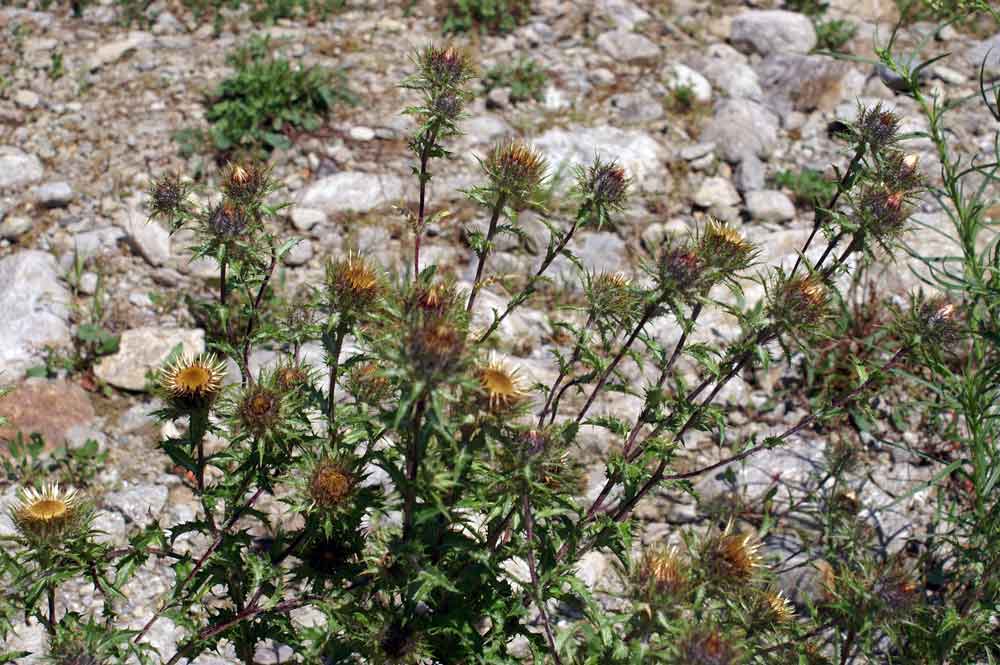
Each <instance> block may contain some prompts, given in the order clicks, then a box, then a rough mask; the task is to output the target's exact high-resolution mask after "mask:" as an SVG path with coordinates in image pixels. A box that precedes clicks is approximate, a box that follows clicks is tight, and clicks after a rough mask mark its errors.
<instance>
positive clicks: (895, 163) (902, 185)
mask: <svg viewBox="0 0 1000 665" xmlns="http://www.w3.org/2000/svg"><path fill="white" fill-rule="evenodd" d="M919 165H920V155H917V154H912V153H911V154H905V153H903V152H900V151H899V150H893V151H891V152H889V153H888V154H887V155H886V156H885V158H884V161H883V163H882V167H881V169H880V171H879V173H880V175H881V176H882V177H883V179H884V180H885V182H886V185H887V187H888V188H889V189H892V190H895V191H900V192H913V191H914V190H917V189H919V188H920V187H922V186H923V184H924V183H923V177H922V176H921V175H920V171H919V170H918V167H919Z"/></svg>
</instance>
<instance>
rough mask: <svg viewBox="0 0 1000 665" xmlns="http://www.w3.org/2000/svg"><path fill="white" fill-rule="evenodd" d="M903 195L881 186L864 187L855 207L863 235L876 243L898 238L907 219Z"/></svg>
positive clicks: (898, 191)
mask: <svg viewBox="0 0 1000 665" xmlns="http://www.w3.org/2000/svg"><path fill="white" fill-rule="evenodd" d="M905 202H906V197H905V193H904V192H903V191H901V190H891V189H889V188H888V187H887V186H885V185H883V184H875V185H868V186H866V187H865V188H864V189H863V190H862V192H861V196H860V198H859V200H858V204H857V206H856V208H857V213H858V216H859V217H860V220H859V221H860V226H861V230H862V232H863V233H865V234H868V235H870V236H872V237H873V238H875V239H876V240H878V241H882V240H884V239H886V238H891V237H895V236H898V235H899V234H900V233H901V232H902V231H903V227H904V225H905V223H906V219H907V218H908V217H909V211H908V210H907V209H906V206H905Z"/></svg>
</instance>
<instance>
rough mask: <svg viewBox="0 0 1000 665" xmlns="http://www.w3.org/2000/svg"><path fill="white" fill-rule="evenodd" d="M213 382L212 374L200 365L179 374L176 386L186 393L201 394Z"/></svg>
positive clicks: (186, 368)
mask: <svg viewBox="0 0 1000 665" xmlns="http://www.w3.org/2000/svg"><path fill="white" fill-rule="evenodd" d="M211 382H212V374H211V372H209V371H208V369H206V368H204V367H201V366H199V365H191V366H190V367H185V368H184V369H182V370H181V371H179V372H177V377H176V378H175V379H174V384H175V385H176V386H177V388H178V389H179V390H182V391H184V392H192V393H194V392H199V391H201V390H204V389H205V388H207V387H208V385H209V384H210V383H211Z"/></svg>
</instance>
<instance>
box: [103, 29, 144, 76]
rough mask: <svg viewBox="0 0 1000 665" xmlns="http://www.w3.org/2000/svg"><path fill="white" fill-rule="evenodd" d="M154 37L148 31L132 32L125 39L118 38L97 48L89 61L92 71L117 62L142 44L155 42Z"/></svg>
mask: <svg viewBox="0 0 1000 665" xmlns="http://www.w3.org/2000/svg"><path fill="white" fill-rule="evenodd" d="M153 39H154V38H153V36H152V35H150V34H149V33H148V32H131V33H129V35H128V36H127V37H125V38H124V39H117V40H115V41H113V42H109V43H107V44H103V45H101V46H99V47H98V48H97V50H96V51H94V52H93V53H92V54H91V56H90V60H89V61H88V66H89V68H90V71H94V70H97V69H100V68H101V67H104V66H105V65H110V64H112V63H114V62H117V61H118V60H119V59H120V58H121V57H122V56H124V55H125V54H126V53H128V52H129V51H131V50H133V49H135V48H138V47H139V46H141V45H151V44H153V43H154V41H153Z"/></svg>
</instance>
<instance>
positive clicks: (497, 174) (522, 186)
mask: <svg viewBox="0 0 1000 665" xmlns="http://www.w3.org/2000/svg"><path fill="white" fill-rule="evenodd" d="M482 164H483V170H484V171H485V172H486V175H487V177H488V178H489V179H490V184H491V186H492V188H493V189H494V190H496V191H497V193H498V194H500V195H503V196H504V197H505V200H506V203H507V205H509V206H511V207H513V208H520V207H523V206H525V205H527V204H530V203H531V201H532V199H533V198H534V196H535V194H536V193H537V191H538V189H539V187H540V186H541V185H542V182H543V181H544V180H545V174H546V170H547V169H548V163H547V162H546V160H545V158H544V157H543V156H542V155H541V153H539V152H537V151H535V150H534V149H532V148H531V147H529V146H527V145H525V144H524V143H522V142H520V141H517V140H514V139H508V140H505V141H501V142H499V143H497V144H496V145H494V146H493V148H492V149H490V151H489V153H487V155H486V159H485V160H483V162H482Z"/></svg>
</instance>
